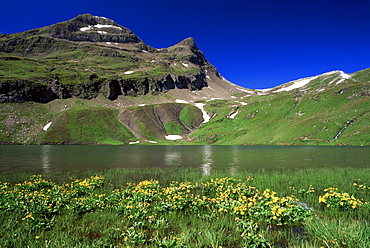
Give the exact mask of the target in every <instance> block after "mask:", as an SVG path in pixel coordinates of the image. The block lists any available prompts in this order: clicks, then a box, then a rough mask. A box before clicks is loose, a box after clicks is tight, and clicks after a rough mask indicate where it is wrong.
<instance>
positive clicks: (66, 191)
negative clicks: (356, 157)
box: [0, 168, 370, 247]
mask: <svg viewBox="0 0 370 248" xmlns="http://www.w3.org/2000/svg"><path fill="white" fill-rule="evenodd" d="M369 172H370V171H369V168H362V169H358V168H357V169H355V168H321V169H303V170H290V171H280V170H275V171H244V172H240V173H239V174H237V175H234V176H233V177H230V175H229V173H228V172H226V171H217V172H215V173H214V174H212V175H208V176H207V175H203V174H202V171H201V170H198V169H190V168H188V169H186V168H176V169H175V168H174V169H166V170H163V169H151V170H147V169H130V170H126V169H110V170H105V171H69V172H50V173H48V174H45V175H43V176H37V175H34V176H31V177H30V174H28V173H25V172H13V173H3V174H1V175H0V179H1V181H2V182H3V183H2V185H1V189H0V213H1V214H0V219H1V224H0V226H1V229H0V230H1V231H0V246H1V247H27V246H30V247H63V246H64V247H368V246H369V245H370V238H369V237H370V235H369V234H370V231H369V229H368V224H369V223H368V214H369V203H364V204H363V205H360V204H359V203H356V204H357V205H356V207H353V206H354V203H353V202H354V201H356V202H358V201H361V200H362V199H364V200H362V201H363V202H366V201H369V199H370V173H369ZM96 173H99V174H100V175H104V176H100V175H96ZM78 178H81V179H78ZM24 180H25V181H24ZM5 182H7V183H5ZM332 187H337V188H338V190H337V191H338V192H346V193H348V194H349V195H351V197H353V199H356V200H353V199H352V202H350V200H347V199H345V200H340V201H339V202H338V203H337V204H332V205H331V206H327V203H323V202H320V201H319V199H320V197H325V194H326V193H330V190H329V188H332ZM330 197H331V196H328V197H327V198H326V199H327V200H328V201H329V200H330V199H331V198H330ZM298 199H299V200H298ZM333 199H334V198H332V200H333ZM334 200H335V199H334ZM337 200H338V199H337ZM340 202H343V204H340ZM346 204H348V206H349V208H343V205H346ZM346 206H347V205H346Z"/></svg>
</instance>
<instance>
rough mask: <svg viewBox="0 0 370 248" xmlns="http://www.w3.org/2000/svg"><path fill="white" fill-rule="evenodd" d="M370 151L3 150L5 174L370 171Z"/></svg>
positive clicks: (349, 148) (261, 148) (191, 148)
mask: <svg viewBox="0 0 370 248" xmlns="http://www.w3.org/2000/svg"><path fill="white" fill-rule="evenodd" d="M369 161H370V147H352V146H207V145H206V146H201V145H199V146H198V145H195V146H181V145H173V146H155V145H146V146H145V145H126V146H102V145H73V146H71V145H69V146H68V145H40V146H27V145H26V146H18V145H12V146H6V145H2V146H0V171H1V172H12V171H23V172H26V171H30V172H39V173H45V172H52V171H71V170H82V171H84V170H107V169H113V168H114V169H115V168H122V169H146V168H148V169H150V168H161V169H166V168H184V167H186V168H188V167H190V168H199V169H201V170H202V171H203V173H204V175H210V174H212V172H213V171H215V170H223V171H229V172H230V174H231V176H232V175H233V174H236V173H238V172H240V171H244V170H247V171H256V170H267V171H270V170H277V169H278V170H289V169H293V170H295V169H304V168H323V167H355V168H357V167H358V168H364V167H368V166H369V164H368V162H369Z"/></svg>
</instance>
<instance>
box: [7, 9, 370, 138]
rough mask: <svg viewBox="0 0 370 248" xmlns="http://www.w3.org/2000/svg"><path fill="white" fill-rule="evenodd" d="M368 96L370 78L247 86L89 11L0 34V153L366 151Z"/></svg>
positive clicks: (186, 50) (187, 43)
mask: <svg viewBox="0 0 370 248" xmlns="http://www.w3.org/2000/svg"><path fill="white" fill-rule="evenodd" d="M369 96H370V69H365V70H362V71H358V72H354V73H351V74H347V73H345V72H343V71H340V70H337V71H332V72H328V73H324V74H321V75H317V76H313V77H308V78H302V79H299V80H295V81H292V82H288V83H285V84H282V85H278V86H277V87H274V88H271V89H265V90H250V89H245V88H242V87H239V86H237V85H235V84H232V83H230V82H229V81H227V80H226V79H225V78H223V77H222V76H221V75H220V74H219V72H218V71H217V69H216V68H215V67H214V66H213V65H212V64H211V63H210V62H209V61H208V60H207V59H206V57H205V55H204V54H203V53H202V51H201V50H200V49H199V48H198V47H197V46H196V44H195V41H194V39H193V38H187V39H184V40H183V41H180V42H179V43H177V44H175V45H173V46H171V47H167V48H161V49H157V48H153V47H151V46H149V45H147V44H145V43H144V41H142V40H141V39H140V38H139V37H138V36H137V35H135V34H134V33H133V32H131V31H130V30H129V29H127V28H125V27H123V26H121V25H119V24H117V23H116V22H114V21H113V20H110V19H107V18H104V17H98V16H93V15H90V14H85V15H80V16H77V17H76V18H73V19H71V20H69V21H65V22H61V23H57V24H54V25H51V26H47V27H43V28H38V29H34V30H29V31H26V32H21V33H15V34H0V120H1V122H0V144H111V145H123V144H127V145H137V144H147V145H155V144H160V145H169V144H219V145H370V124H369V123H370V109H369V101H370V100H369V99H370V98H369Z"/></svg>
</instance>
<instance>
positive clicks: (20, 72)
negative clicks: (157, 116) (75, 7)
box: [0, 14, 237, 103]
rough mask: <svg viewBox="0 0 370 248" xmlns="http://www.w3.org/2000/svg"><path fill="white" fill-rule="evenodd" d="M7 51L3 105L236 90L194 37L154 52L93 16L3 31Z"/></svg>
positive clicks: (0, 94)
mask: <svg viewBox="0 0 370 248" xmlns="http://www.w3.org/2000/svg"><path fill="white" fill-rule="evenodd" d="M0 53H1V54H0V60H1V61H4V62H3V63H4V65H3V70H2V74H1V75H0V76H1V79H0V102H24V101H35V102H42V103H46V102H50V101H52V100H55V99H67V98H70V97H80V98H83V99H93V98H95V97H97V96H98V95H99V94H103V95H105V96H106V97H107V98H108V99H110V100H116V99H117V98H118V96H120V95H124V96H126V95H132V96H135V95H145V94H153V93H157V92H166V91H168V90H171V89H189V90H192V91H199V90H201V89H203V88H205V87H207V86H208V85H212V86H214V87H216V88H217V91H215V92H211V93H210V92H208V94H207V93H205V92H206V91H207V90H205V91H204V92H203V91H202V94H200V95H201V96H200V95H199V96H189V97H190V98H194V99H202V97H203V96H205V97H207V96H208V95H212V96H213V97H214V96H217V97H221V96H227V97H229V96H230V94H231V93H232V92H236V91H237V90H236V86H235V85H232V84H230V83H229V82H227V81H226V80H223V78H222V77H221V76H220V75H219V73H218V72H217V69H216V68H215V67H214V66H212V65H211V64H210V63H209V62H208V61H207V60H206V58H205V57H204V55H203V53H202V52H201V51H200V50H199V49H198V47H197V46H196V45H195V42H194V40H193V39H192V38H188V39H185V40H183V41H181V42H179V43H178V44H176V45H174V46H172V47H169V48H164V49H155V48H153V47H150V46H149V45H146V44H145V43H144V42H143V41H142V40H141V39H140V38H139V37H138V36H136V35H135V34H134V33H132V32H131V31H130V30H129V29H127V28H125V27H123V26H120V25H118V24H117V23H115V22H114V21H113V20H110V19H107V18H104V17H97V16H92V15H90V14H85V15H80V16H77V17H76V18H74V19H72V20H69V21H66V22H61V23H58V24H54V25H51V26H48V27H44V28H39V29H34V30H30V31H26V32H22V33H17V34H10V35H4V34H3V35H1V36H0ZM9 61H11V62H9ZM210 81H212V82H210ZM208 91H209V90H208ZM189 95H191V94H189ZM195 95H197V94H195Z"/></svg>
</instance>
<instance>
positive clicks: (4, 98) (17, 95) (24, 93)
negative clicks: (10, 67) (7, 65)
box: [0, 80, 58, 103]
mask: <svg viewBox="0 0 370 248" xmlns="http://www.w3.org/2000/svg"><path fill="white" fill-rule="evenodd" d="M57 98H58V96H57V95H56V94H55V93H54V92H53V90H52V88H51V87H50V86H49V85H43V84H38V85H35V84H34V83H33V82H29V81H28V80H16V81H7V82H1V83H0V102H24V101H34V102H41V103H46V102H50V101H52V100H54V99H57Z"/></svg>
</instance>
